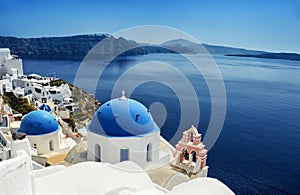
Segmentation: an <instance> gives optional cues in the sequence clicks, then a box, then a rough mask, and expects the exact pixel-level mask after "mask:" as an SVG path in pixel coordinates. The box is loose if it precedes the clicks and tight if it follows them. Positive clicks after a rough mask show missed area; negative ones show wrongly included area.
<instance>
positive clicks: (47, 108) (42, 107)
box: [39, 104, 51, 112]
mask: <svg viewBox="0 0 300 195" xmlns="http://www.w3.org/2000/svg"><path fill="white" fill-rule="evenodd" d="M39 109H40V110H45V111H47V112H51V108H50V106H48V105H47V104H42V105H41V106H40V107H39Z"/></svg>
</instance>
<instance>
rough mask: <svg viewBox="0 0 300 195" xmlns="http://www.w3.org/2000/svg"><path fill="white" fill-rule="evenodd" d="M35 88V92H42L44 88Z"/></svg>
mask: <svg viewBox="0 0 300 195" xmlns="http://www.w3.org/2000/svg"><path fill="white" fill-rule="evenodd" d="M34 90H35V92H37V93H41V92H42V90H41V89H39V88H34Z"/></svg>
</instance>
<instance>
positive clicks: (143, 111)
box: [88, 97, 159, 137]
mask: <svg viewBox="0 0 300 195" xmlns="http://www.w3.org/2000/svg"><path fill="white" fill-rule="evenodd" d="M88 131H91V132H93V133H96V134H99V135H105V136H117V137H118V136H143V135H145V134H148V133H151V132H155V131H159V127H158V126H157V125H156V124H155V122H154V121H153V119H152V116H151V114H150V112H149V111H148V109H147V108H146V107H145V106H144V105H143V104H141V103H139V102H137V101H135V100H132V99H127V98H122V97H121V98H118V99H113V100H110V101H108V102H106V103H104V104H103V105H102V106H101V107H100V108H99V109H98V110H97V111H96V113H95V115H94V117H93V119H92V121H91V123H90V125H89V127H88Z"/></svg>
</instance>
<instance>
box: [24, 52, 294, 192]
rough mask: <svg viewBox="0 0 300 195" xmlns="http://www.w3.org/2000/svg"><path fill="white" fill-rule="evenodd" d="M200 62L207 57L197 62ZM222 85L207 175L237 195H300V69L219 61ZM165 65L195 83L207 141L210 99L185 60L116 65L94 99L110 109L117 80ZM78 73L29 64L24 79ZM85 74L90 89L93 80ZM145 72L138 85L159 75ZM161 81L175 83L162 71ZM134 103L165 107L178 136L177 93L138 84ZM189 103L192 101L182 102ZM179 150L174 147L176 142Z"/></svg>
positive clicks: (70, 66)
mask: <svg viewBox="0 0 300 195" xmlns="http://www.w3.org/2000/svg"><path fill="white" fill-rule="evenodd" d="M194 57H195V58H199V59H201V56H194ZM213 57H214V60H215V61H216V63H217V64H218V66H219V69H220V71H221V73H222V76H223V78H224V82H225V87H226V93H227V114H226V119H225V124H224V127H223V129H222V132H221V135H220V136H219V139H218V141H217V142H216V144H215V145H214V147H213V148H212V149H211V150H210V151H209V153H208V165H209V166H210V169H209V176H211V177H216V178H218V179H220V180H221V181H222V182H224V183H225V184H226V185H228V186H229V187H230V188H231V189H232V190H233V191H234V192H236V193H239V194H249V193H251V194H254V193H257V194H300V185H299V181H300V166H299V164H300V163H299V162H300V62H296V61H294V62H293V61H287V60H271V59H254V58H238V57H225V56H219V55H216V56H213ZM149 60H157V61H162V62H165V63H168V64H171V65H172V66H174V67H176V68H178V69H179V70H180V71H181V72H183V73H184V74H185V75H186V76H187V78H188V79H189V80H190V81H191V83H192V84H193V87H194V88H195V90H196V91H197V95H198V97H199V100H200V102H199V106H200V108H201V118H200V123H199V130H200V131H201V133H202V134H204V135H205V130H206V129H207V126H208V122H209V119H210V112H211V110H210V106H211V101H210V95H209V91H208V89H207V85H206V83H205V81H204V79H203V78H202V76H201V75H200V74H199V73H197V71H196V70H195V69H194V68H193V66H192V65H191V64H190V63H189V62H187V61H186V60H185V59H184V58H182V57H181V56H178V55H175V54H153V55H146V56H133V57H123V58H120V59H118V60H115V61H114V62H113V63H112V64H111V65H110V66H109V67H108V68H107V69H106V70H105V72H104V74H103V75H102V77H101V78H100V81H99V85H97V90H96V94H95V95H96V97H97V98H98V99H99V100H100V101H101V102H105V101H107V100H109V99H110V97H111V96H110V95H111V90H112V87H113V85H114V83H115V82H116V80H117V79H118V77H119V76H120V75H121V74H122V73H123V72H124V71H125V70H128V68H130V67H132V66H133V65H135V64H138V63H141V62H146V61H149ZM78 66H79V62H73V61H35V60H24V72H25V73H26V74H30V73H38V74H41V75H48V76H49V75H50V76H53V75H54V74H53V72H55V73H56V76H57V77H59V78H62V79H65V80H67V81H69V82H71V83H73V82H74V77H75V74H76V71H77V68H78ZM96 68H97V64H96V63H94V64H91V65H90V66H89V67H87V70H88V71H87V72H86V74H87V76H86V80H84V82H83V83H86V84H87V85H85V86H84V87H85V90H86V91H88V92H91V88H89V86H90V83H91V82H93V78H89V77H88V75H89V72H91V71H93V70H95V69H96ZM147 68H149V67H145V69H144V70H143V71H142V72H139V73H138V74H136V75H133V76H134V77H133V78H132V79H136V80H137V82H138V81H139V80H141V79H142V78H145V77H149V76H151V74H153V72H150V71H148V69H147ZM155 74H162V76H164V77H167V78H169V79H170V80H174V82H176V78H174V75H172V74H171V73H170V72H167V71H164V70H163V69H161V70H157V72H156V73H155ZM131 97H132V98H134V99H137V100H139V101H141V102H142V103H144V104H145V105H146V106H149V105H151V103H153V102H156V101H160V102H161V103H162V104H163V105H164V106H165V108H166V109H167V111H168V116H167V120H166V122H165V124H164V125H163V127H162V135H163V136H164V137H166V138H167V139H170V138H172V137H173V136H174V134H175V133H174V129H177V126H178V124H179V119H180V116H179V113H180V104H179V101H178V97H177V96H176V94H175V93H174V92H173V91H172V90H171V89H170V88H169V87H168V86H165V85H162V84H160V83H156V82H150V83H146V84H143V85H140V86H139V87H138V88H136V89H135V91H134V92H133V94H132V96H131ZM184 99H185V100H186V101H188V97H184ZM172 144H175V143H172Z"/></svg>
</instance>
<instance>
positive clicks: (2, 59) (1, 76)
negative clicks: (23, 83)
mask: <svg viewBox="0 0 300 195" xmlns="http://www.w3.org/2000/svg"><path fill="white" fill-rule="evenodd" d="M19 75H23V65H22V60H21V59H20V58H18V57H17V56H14V55H11V54H10V50H9V49H8V48H4V49H3V48H0V94H3V92H4V91H11V90H12V89H13V86H12V80H13V79H15V78H17V77H18V76H19Z"/></svg>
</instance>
